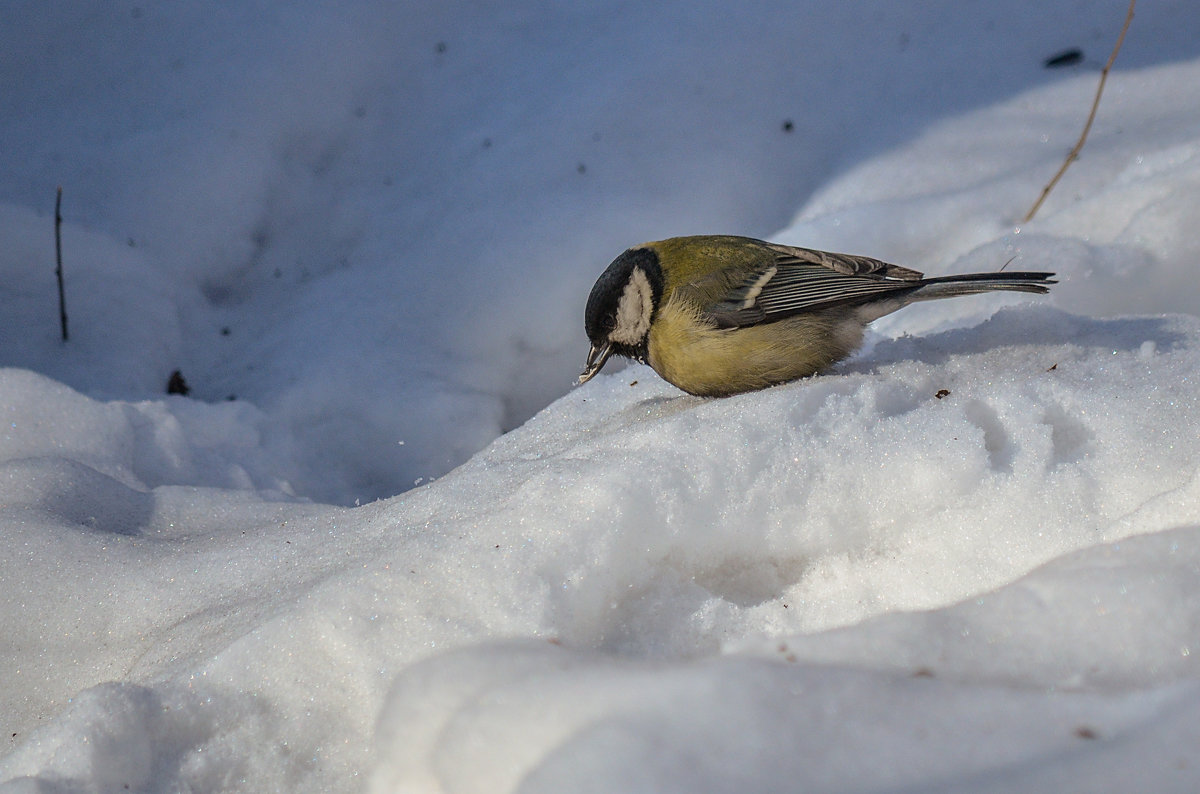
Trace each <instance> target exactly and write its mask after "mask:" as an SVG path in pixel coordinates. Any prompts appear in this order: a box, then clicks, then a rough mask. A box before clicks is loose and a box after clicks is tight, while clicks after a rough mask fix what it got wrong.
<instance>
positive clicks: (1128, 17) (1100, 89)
mask: <svg viewBox="0 0 1200 794" xmlns="http://www.w3.org/2000/svg"><path fill="white" fill-rule="evenodd" d="M1136 3H1137V0H1129V10H1128V11H1127V12H1125V24H1124V25H1122V26H1121V34H1120V35H1119V36H1117V44H1116V46H1115V47H1113V51H1112V55H1110V56H1108V63H1106V64H1104V68H1103V69H1101V70H1100V85H1098V86H1097V87H1096V98H1095V99H1093V100H1092V112H1091V113H1088V117H1087V123H1086V124H1084V125H1083V132H1082V133H1080V135H1079V140H1078V141H1076V142H1075V148H1073V149H1071V152H1070V154H1068V155H1067V159H1066V160H1063V164H1062V166H1061V167H1060V168H1059V169H1058V173H1057V174H1055V175H1054V178H1053V179H1051V180H1050V181H1049V182H1047V183H1046V186H1045V187H1044V188H1042V195H1040V196H1038V200H1037V201H1035V202H1034V203H1033V206H1032V207H1030V208H1029V212H1028V213H1026V214H1025V218H1024V219H1023V220H1022V221H1021V223H1029V222H1030V221H1031V220H1033V216H1034V215H1036V214H1037V211H1038V210H1039V209H1041V207H1042V202H1043V201H1045V200H1046V196H1048V195H1050V191H1051V190H1053V189H1054V186H1055V185H1057V184H1058V180H1060V179H1062V175H1063V174H1065V173H1066V172H1067V168H1068V167H1070V165H1071V163H1073V162H1075V160H1076V159H1077V158H1078V157H1079V152H1080V150H1082V149H1083V144H1084V142H1085V141H1086V140H1087V136H1088V133H1089V132H1091V130H1092V122H1093V121H1095V120H1096V109H1097V108H1099V107H1100V95H1101V94H1103V93H1104V83H1105V81H1106V80H1108V71H1109V69H1112V65H1113V62H1114V61H1116V60H1117V53H1118V52H1120V51H1121V44H1122V43H1123V42H1124V41H1125V33H1126V32H1127V31H1128V30H1129V23H1130V22H1132V21H1133V6H1134V5H1135V4H1136Z"/></svg>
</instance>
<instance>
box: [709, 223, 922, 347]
mask: <svg viewBox="0 0 1200 794" xmlns="http://www.w3.org/2000/svg"><path fill="white" fill-rule="evenodd" d="M769 247H770V248H771V249H772V250H773V251H775V252H776V254H777V256H776V258H775V261H774V262H773V263H772V264H770V265H768V266H767V267H764V268H761V269H759V270H757V271H755V272H753V273H751V274H750V275H749V276H747V277H746V279H745V280H743V281H742V283H741V284H740V285H738V286H737V287H735V288H734V289H733V290H731V291H730V292H729V293H728V294H727V295H726V296H725V297H724V298H723V299H722V300H721V301H719V302H718V303H716V304H714V305H713V306H711V307H710V308H709V309H708V311H707V312H705V314H706V315H707V316H708V318H709V319H710V320H711V321H712V322H713V323H715V324H716V325H717V326H719V327H722V328H736V327H741V326H747V325H757V324H759V323H765V322H771V321H773V320H779V319H782V318H784V317H790V316H792V315H794V314H799V313H800V312H804V311H813V310H816V309H822V308H828V307H830V306H837V305H840V304H845V303H865V302H868V301H870V300H872V299H873V298H876V297H879V296H882V295H886V294H888V293H894V292H896V291H898V290H904V291H912V290H913V289H915V288H916V287H917V286H919V285H920V283H921V277H922V274H921V273H919V272H917V271H916V270H910V269H909V268H906V267H900V266H899V265H892V264H889V263H887V262H881V261H880V260H878V259H871V258H869V257H865V256H852V255H850V254H833V253H828V252H826V251H815V250H812V249H808V248H792V247H791V246H784V245H775V244H770V245H769Z"/></svg>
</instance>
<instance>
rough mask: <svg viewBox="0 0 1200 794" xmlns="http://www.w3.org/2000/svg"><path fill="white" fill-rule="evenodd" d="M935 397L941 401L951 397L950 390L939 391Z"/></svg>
mask: <svg viewBox="0 0 1200 794" xmlns="http://www.w3.org/2000/svg"><path fill="white" fill-rule="evenodd" d="M933 396H934V397H937V398H938V399H939V400H940V399H942V398H943V397H949V396H950V390H949V389H938V390H937V394H935V395H933Z"/></svg>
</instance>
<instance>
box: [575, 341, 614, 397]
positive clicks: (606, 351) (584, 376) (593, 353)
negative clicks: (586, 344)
mask: <svg viewBox="0 0 1200 794" xmlns="http://www.w3.org/2000/svg"><path fill="white" fill-rule="evenodd" d="M612 352H613V346H612V342H605V343H604V344H602V345H592V349H591V350H589V351H588V357H587V364H586V365H585V366H584V368H583V372H582V373H580V375H579V380H578V381H576V383H575V385H576V386H580V385H583V384H584V383H587V382H588V381H589V380H591V379H592V378H594V377H595V376H596V373H597V372H599V371H600V369H601V368H602V367H603V366H604V362H605V361H608V357H609V356H611V355H612Z"/></svg>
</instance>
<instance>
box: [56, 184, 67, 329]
mask: <svg viewBox="0 0 1200 794" xmlns="http://www.w3.org/2000/svg"><path fill="white" fill-rule="evenodd" d="M54 260H55V262H56V263H57V267H55V269H54V275H55V276H57V277H58V321H59V324H60V325H61V326H62V340H63V341H64V342H65V341H67V291H66V287H65V286H63V269H62V185H59V186H58V195H57V196H56V197H55V199H54Z"/></svg>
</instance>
